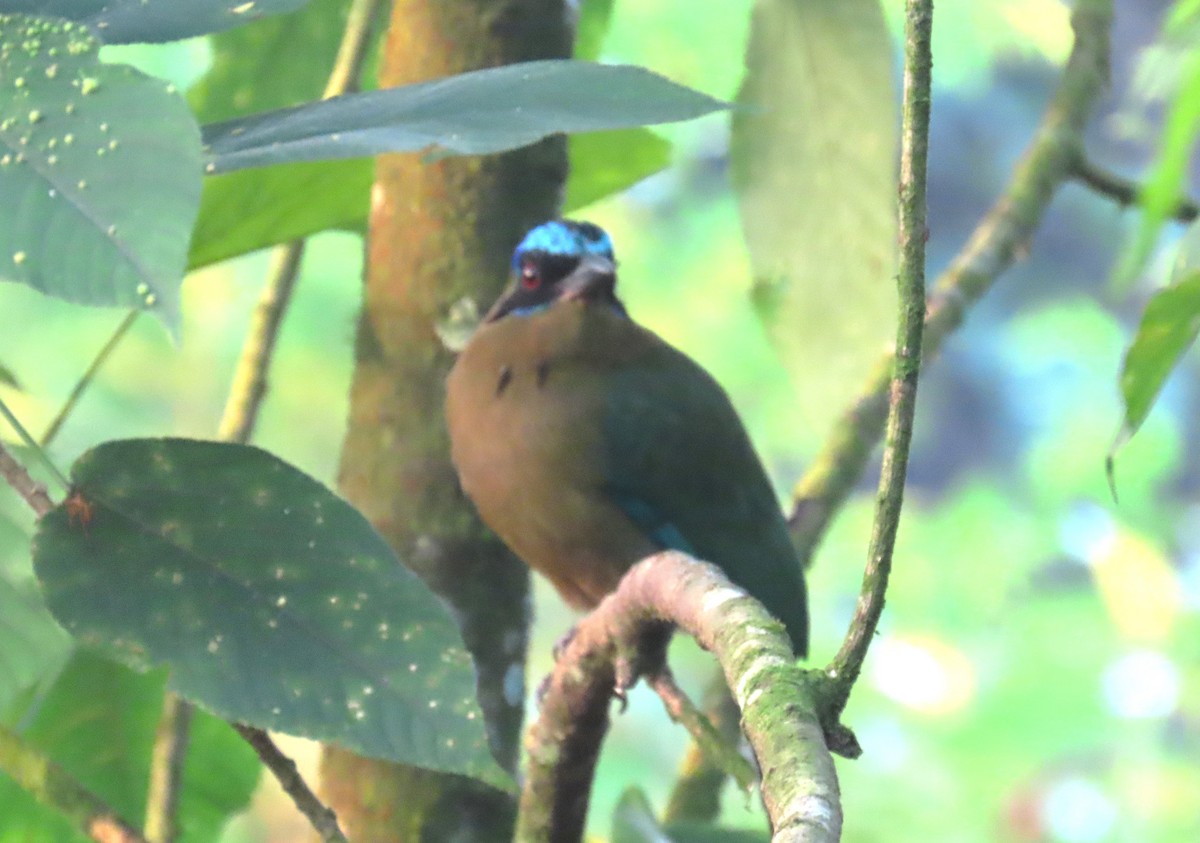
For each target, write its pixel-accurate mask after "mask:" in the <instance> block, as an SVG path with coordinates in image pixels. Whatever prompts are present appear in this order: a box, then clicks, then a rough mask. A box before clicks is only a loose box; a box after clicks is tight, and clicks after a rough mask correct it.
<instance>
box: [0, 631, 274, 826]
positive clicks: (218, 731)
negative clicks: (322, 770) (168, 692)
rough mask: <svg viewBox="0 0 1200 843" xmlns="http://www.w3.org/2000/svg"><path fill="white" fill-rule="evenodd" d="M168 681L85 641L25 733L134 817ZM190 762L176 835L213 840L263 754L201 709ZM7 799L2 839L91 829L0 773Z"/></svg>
mask: <svg viewBox="0 0 1200 843" xmlns="http://www.w3.org/2000/svg"><path fill="white" fill-rule="evenodd" d="M163 687H164V677H163V675H162V673H161V672H158V673H154V674H146V675H139V674H137V673H134V672H133V671H131V670H129V669H128V668H126V667H123V666H122V665H119V664H117V663H115V662H112V661H109V660H108V659H104V658H101V657H100V656H98V655H95V654H93V653H89V652H87V651H86V650H78V651H76V652H75V654H74V655H73V656H72V658H71V660H70V662H69V663H68V664H67V666H66V667H65V668H64V670H63V671H62V673H61V674H60V675H59V677H58V679H57V680H56V681H55V683H54V686H53V687H52V688H51V689H50V691H49V693H48V694H47V695H46V696H45V697H44V698H43V699H41V700H40V701H39V703H38V705H37V707H36V710H35V711H34V712H33V713H32V717H31V718H30V719H31V721H32V722H31V724H30V725H29V727H28V728H27V729H25V730H24V733H25V737H26V738H27V739H28V740H29V741H30V742H31V743H33V744H34V745H35V746H36V747H37V748H38V749H40V750H41V751H43V752H45V753H46V754H47V755H49V756H50V757H51V758H52V759H53V760H54V761H55V762H56V763H58V764H60V765H61V766H62V767H63V768H64V769H66V771H67V772H68V773H70V774H71V775H72V776H74V777H75V778H76V779H77V780H79V781H80V782H81V783H82V784H83V785H84V786H85V787H87V788H88V789H89V790H90V791H92V792H93V793H95V794H96V795H98V796H99V797H101V798H102V799H104V800H105V801H106V802H107V803H108V804H109V805H111V806H112V807H113V808H114V809H115V810H116V811H117V813H118V814H119V815H120V816H121V817H122V818H124V819H125V820H127V821H130V822H132V823H134V824H135V825H137V824H138V823H140V822H141V820H142V815H143V813H144V812H145V804H146V792H147V788H148V784H149V780H150V773H149V767H150V755H151V748H152V746H153V744H154V735H155V730H156V728H157V726H158V718H159V712H160V709H161V706H162V698H163ZM185 765H186V766H185V768H184V777H183V778H184V781H185V783H186V784H185V787H184V788H183V790H182V791H181V794H180V802H179V814H178V817H179V829H180V837H179V840H180V841H181V843H206V841H211V840H215V839H217V837H218V836H219V834H220V831H221V828H222V827H223V826H224V824H225V823H226V822H227V821H228V819H229V818H230V817H231V816H232V815H233V814H234V813H236V812H238V811H240V810H242V809H244V808H245V807H246V805H247V804H248V803H249V801H250V797H251V795H252V794H253V793H254V788H255V785H256V783H257V781H258V776H259V769H260V766H259V763H258V758H257V756H256V755H255V754H254V751H253V750H252V749H251V748H250V747H249V746H248V745H247V744H246V743H245V742H244V741H243V740H242V739H241V738H240V737H239V736H238V735H237V734H236V733H235V732H234V731H233V729H231V728H230V727H229V725H228V724H226V723H224V722H222V721H220V720H218V719H217V718H215V717H213V716H212V715H210V714H207V713H205V712H203V711H197V712H196V714H195V716H194V717H193V719H192V727H191V740H190V742H189V747H188V754H187V759H186V762H185ZM0 805H3V806H4V811H3V812H0V843H18V841H19V843H65V841H77V840H78V841H82V840H87V839H88V838H87V837H85V836H83V835H82V834H80V833H79V832H77V831H75V830H74V829H73V828H71V827H70V825H69V824H68V823H67V822H65V821H64V820H63V819H62V817H61V816H60V815H59V814H58V813H57V812H55V811H53V810H51V809H49V808H46V807H44V806H42V805H39V804H38V803H37V802H35V801H34V799H33V797H31V796H30V795H29V794H27V793H25V792H24V791H22V790H20V789H19V788H17V786H16V785H15V784H13V782H12V781H11V780H9V779H7V778H5V777H3V776H0Z"/></svg>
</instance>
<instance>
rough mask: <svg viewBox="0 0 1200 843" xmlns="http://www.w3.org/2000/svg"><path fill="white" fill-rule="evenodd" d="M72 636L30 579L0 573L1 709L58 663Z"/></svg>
mask: <svg viewBox="0 0 1200 843" xmlns="http://www.w3.org/2000/svg"><path fill="white" fill-rule="evenodd" d="M70 648H71V639H70V638H69V637H68V636H67V635H66V633H64V632H63V631H62V628H61V627H59V625H58V624H57V623H55V622H54V619H53V618H52V617H50V613H49V612H47V611H46V606H45V604H44V603H43V602H42V599H41V595H40V594H38V593H37V591H36V589H34V588H33V587H32V583H30V582H14V581H12V580H11V579H10V578H9V577H8V576H7V575H5V574H2V573H0V711H4V710H6V709H8V707H9V706H10V705H11V704H12V702H13V700H14V699H16V697H17V695H18V694H20V693H21V692H23V691H27V690H29V689H30V688H32V687H33V686H35V685H37V684H38V683H40V682H42V681H44V680H45V679H46V678H47V677H48V676H51V675H53V673H54V672H55V671H56V670H58V669H59V667H61V665H62V662H63V660H64V659H65V658H66V657H67V654H68V653H69V652H70Z"/></svg>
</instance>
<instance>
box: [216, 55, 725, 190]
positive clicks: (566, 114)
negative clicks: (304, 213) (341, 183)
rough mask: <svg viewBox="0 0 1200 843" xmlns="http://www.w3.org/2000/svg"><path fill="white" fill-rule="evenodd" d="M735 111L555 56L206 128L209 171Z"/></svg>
mask: <svg viewBox="0 0 1200 843" xmlns="http://www.w3.org/2000/svg"><path fill="white" fill-rule="evenodd" d="M726 107H727V105H726V104H725V103H723V102H720V101H719V100H715V99H713V98H712V97H709V96H707V95H705V94H701V93H700V92H698V91H694V90H692V89H690V88H685V87H683V86H682V85H677V84H675V83H674V82H671V81H670V80H668V79H665V78H663V77H662V76H659V75H658V74H656V73H653V72H651V71H649V70H646V69H645V68H641V67H632V66H628V65H601V64H592V63H590V62H580V61H573V60H548V61H536V62H526V63H523V64H512V65H505V66H503V67H496V68H489V69H487V70H477V71H473V72H470V73H463V74H460V75H458V76H451V77H448V78H445V79H438V80H435V81H432V82H422V83H418V84H415V85H406V86H404V87H400V88H389V89H387V90H383V91H368V92H366V93H362V94H352V95H348V96H344V97H337V98H335V99H331V100H325V101H323V102H316V103H311V104H309V105H302V106H298V107H296V108H291V109H283V110H280V111H273V112H268V113H266V114H257V115H253V116H251V117H246V118H242V119H239V120H230V121H226V122H224V123H218V124H216V125H211V126H206V127H205V129H204V139H205V143H206V145H207V150H208V155H209V164H208V169H209V171H210V172H225V171H228V170H234V169H239V168H242V167H261V166H264V165H267V164H280V163H286V162H292V161H313V160H319V159H326V158H353V157H356V156H365V155H377V154H379V153H383V152H403V151H419V150H429V151H436V152H440V153H449V154H462V155H472V154H484V153H490V152H502V151H504V150H508V149H516V148H517V147H521V146H526V145H528V144H531V143H533V142H534V141H537V140H539V139H540V138H543V137H545V136H547V135H551V134H554V133H557V132H593V131H600V130H604V129H623V128H630V127H633V126H643V125H648V124H652V123H669V122H674V121H679V120H689V119H692V118H694V117H699V116H701V115H703V114H709V113H711V112H713V111H717V110H720V109H723V108H726Z"/></svg>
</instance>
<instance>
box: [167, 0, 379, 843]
mask: <svg viewBox="0 0 1200 843" xmlns="http://www.w3.org/2000/svg"><path fill="white" fill-rule="evenodd" d="M381 7H382V0H354V2H353V3H352V4H351V6H350V9H349V11H348V13H347V16H346V26H345V29H343V31H342V40H341V43H340V44H339V46H338V52H337V57H336V58H335V59H334V66H333V69H332V70H331V71H330V75H329V79H328V81H327V82H326V84H325V90H324V92H323V93H322V98H323V99H329V98H330V97H334V96H338V95H340V94H344V93H347V92H349V91H351V90H354V89H356V88H357V87H358V85H359V77H360V76H361V75H362V67H363V62H364V61H365V60H366V55H367V50H368V47H369V46H370V41H371V31H372V25H373V23H374V21H375V18H376V15H377V13H378V11H379V9H380V8H381ZM303 255H304V240H303V239H300V240H293V241H292V242H290V243H285V244H283V245H281V246H278V247H276V248H275V249H274V250H273V252H272V255H271V263H270V267H269V269H268V271H267V278H266V281H265V282H264V284H263V290H262V293H261V294H260V296H259V301H258V305H257V307H256V308H255V311H254V315H253V317H252V319H251V324H250V328H249V329H248V331H247V332H246V339H245V340H244V342H243V344H242V352H241V356H240V357H239V359H238V364H237V369H236V370H235V373H234V378H233V384H232V385H231V386H230V389H229V397H228V399H227V400H226V403H225V410H224V412H223V413H222V416H221V423H220V426H219V428H218V432H217V435H218V437H219V438H220V439H223V440H225V441H227V442H237V443H246V442H249V441H250V437H251V436H252V435H253V432H254V428H255V425H256V423H257V421H258V414H259V410H260V409H261V407H262V402H263V399H264V398H265V397H266V392H267V372H268V371H269V370H270V367H271V359H272V357H273V355H274V352H275V347H276V345H277V342H278V339H279V328H280V325H281V324H282V322H283V316H284V313H285V312H286V311H287V307H288V304H289V303H290V301H291V297H292V292H293V290H294V289H295V284H296V277H297V275H298V273H299V269H300V261H301V258H302V257H303ZM163 705H164V707H163V718H164V720H163V722H162V723H160V727H159V732H158V740H159V741H161V742H162V743H163V744H164V745H163V746H162V747H158V746H156V748H155V752H154V756H153V764H152V768H151V778H150V792H149V793H148V794H147V803H148V807H147V817H148V818H149V817H155V818H156V822H158V821H159V819H160V818H161V820H162V822H163V823H164V825H162V826H161V827H162V828H170V827H171V826H172V825H173V824H174V811H175V805H176V803H177V798H178V797H177V794H178V792H179V790H180V787H181V782H180V776H181V774H182V770H183V763H182V755H183V753H184V752H186V747H187V743H188V741H187V733H188V726H187V724H188V721H189V719H190V708H191V706H190V704H189V703H188V702H186V701H184V700H182V699H180V698H178V697H177V696H175V695H174V694H171V693H169V692H168V693H167V695H166V697H165V699H164V704H163ZM237 728H238V730H239V731H240V732H242V734H243V736H245V735H246V734H247V733H246V732H245V731H243V729H248V728H249V727H240V726H239V727H237ZM252 731H253V733H254V735H255V740H254V741H252V743H255V742H257V743H255V748H256V749H260V746H262V747H266V746H267V745H269V746H270V747H271V749H272V750H273V751H274V752H275V753H276V754H279V750H278V749H275V748H274V744H272V743H271V739H270V737H268V736H267V734H266V733H265V732H260V731H259V730H257V729H255V730H252ZM262 751H263V750H262V749H260V755H261V754H262ZM279 757H283V756H282V754H279ZM288 763H291V762H288ZM292 775H293V776H295V777H296V778H297V779H299V774H298V773H296V771H295V765H292ZM300 785H301V786H302V787H303V790H302V791H301V790H297V791H296V792H302V793H305V794H307V798H308V799H310V800H311V801H312V802H314V803H315V804H316V806H317V808H316V809H312V808H307V809H306V807H305V806H304V805H301V804H300V803H299V802H297V807H299V808H300V810H301V811H304V813H305V815H306V816H308V817H309V819H310V820H313V823H314V826H315V825H316V820H315V819H314V817H318V818H325V817H326V816H328V817H329V818H332V826H333V829H334V831H337V819H336V817H334V816H333V812H332V811H331V810H330V809H329V808H327V807H325V806H324V805H322V804H321V803H320V802H318V801H317V799H316V796H314V795H313V793H312V791H311V790H310V789H309V788H308V786H307V785H305V784H304V783H303V781H300ZM284 789H285V790H286V791H287V792H288V793H289V794H291V795H293V798H294V797H295V793H294V792H293V790H289V789H288V788H287V787H286V786H285V788H284ZM314 810H315V813H314ZM322 821H325V820H324V819H323V820H322ZM327 825H328V823H327ZM318 831H320V832H321V833H322V835H323V836H325V837H326V839H331V840H337V839H342V838H341V832H340V831H337V835H338V836H337V837H329V836H328V835H327V834H326V832H324V831H321V829H320V828H319V827H318ZM156 843H158V841H156ZM164 843H166V841H165V840H164Z"/></svg>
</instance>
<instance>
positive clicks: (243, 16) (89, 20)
mask: <svg viewBox="0 0 1200 843" xmlns="http://www.w3.org/2000/svg"><path fill="white" fill-rule="evenodd" d="M305 2H307V0H254V2H252V3H248V2H245V0H0V12H28V13H31V14H38V15H56V16H58V17H63V18H67V19H68V20H73V21H78V22H79V23H82V24H84V25H86V26H87V27H89V28H90V29H91V30H92V31H93V32H94V33H95V34H96V35H98V36H99V37H100V38H102V39H103V40H104V43H106V44H132V43H137V42H142V41H149V42H156V43H157V42H162V41H175V40H178V39H180V38H190V37H192V36H193V35H204V34H205V33H207V32H217V31H218V30H222V29H228V28H229V27H233V26H241V25H242V24H244V23H249V22H250V21H252V20H256V19H258V18H261V17H263V16H264V15H274V14H279V13H280V12H288V11H291V10H292V9H295V8H298V7H300V6H302V5H304V3H305Z"/></svg>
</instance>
